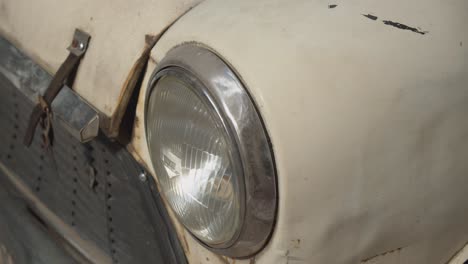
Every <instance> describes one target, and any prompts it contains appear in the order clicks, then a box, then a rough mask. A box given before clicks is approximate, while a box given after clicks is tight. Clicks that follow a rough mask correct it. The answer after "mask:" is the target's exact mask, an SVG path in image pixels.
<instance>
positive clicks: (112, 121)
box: [101, 7, 193, 139]
mask: <svg viewBox="0 0 468 264" xmlns="http://www.w3.org/2000/svg"><path fill="white" fill-rule="evenodd" d="M192 8H193V7H192ZM192 8H189V9H188V10H186V11H185V12H184V13H183V14H182V15H180V16H179V17H178V18H176V19H175V20H174V21H172V22H171V23H170V24H168V25H167V26H165V27H164V28H163V29H162V30H161V31H160V32H159V33H158V34H156V35H146V36H145V47H144V49H143V52H142V53H141V55H140V57H139V58H138V59H137V60H136V61H135V63H134V64H133V66H132V68H131V69H130V71H129V73H128V74H127V78H126V79H125V81H124V84H123V85H122V88H121V90H120V94H119V98H118V99H117V102H118V103H117V107H116V108H115V109H114V112H113V113H112V115H111V116H104V117H103V118H102V122H101V129H102V131H103V132H104V134H106V136H107V137H109V138H111V139H115V138H117V137H118V136H119V132H120V125H121V124H122V119H123V117H124V115H125V112H126V111H127V107H128V103H129V102H130V99H131V98H132V95H133V92H134V91H135V89H136V88H137V85H138V84H139V83H140V80H142V78H143V77H144V75H145V72H146V68H147V65H148V62H149V61H150V60H151V59H152V58H151V56H150V55H151V50H152V49H153V47H154V46H155V45H156V43H157V42H158V41H159V39H161V37H162V35H164V33H166V31H167V30H168V29H169V28H170V27H171V26H172V25H173V24H174V23H175V22H177V21H178V20H179V18H181V17H183V16H184V15H185V14H186V13H187V12H188V11H190V10H191V9H192ZM137 91H139V89H138V90H137Z"/></svg>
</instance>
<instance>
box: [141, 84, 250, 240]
mask: <svg viewBox="0 0 468 264" xmlns="http://www.w3.org/2000/svg"><path fill="white" fill-rule="evenodd" d="M146 118H147V119H146V120H147V121H146V122H147V123H146V124H147V136H148V144H149V149H150V154H151V159H152V161H153V164H154V165H155V170H156V174H157V177H158V179H159V183H160V186H161V188H162V192H163V194H164V195H165V197H166V199H167V201H168V202H169V204H170V205H171V207H172V209H173V210H174V211H175V213H176V214H177V216H178V217H179V219H180V221H181V222H182V223H183V224H184V225H185V227H186V228H187V229H188V230H190V232H192V233H193V234H194V235H195V236H197V237H198V238H199V239H200V240H202V241H204V242H205V243H208V244H212V245H213V244H221V243H225V242H228V241H229V240H231V239H232V238H233V236H234V235H235V233H236V231H237V229H238V228H239V225H240V217H241V216H240V214H241V213H240V200H241V199H240V194H239V188H240V187H239V182H238V178H239V176H241V175H238V173H239V172H241V171H242V170H241V169H240V163H239V162H238V161H235V160H234V161H233V160H232V159H231V157H232V155H230V153H234V147H233V146H232V145H231V144H230V141H229V140H228V139H227V138H226V137H225V135H226V133H224V131H223V128H222V124H221V121H220V119H219V117H218V116H217V114H216V112H215V111H214V109H213V108H212V107H211V106H210V105H207V104H206V103H205V101H203V100H201V99H200V98H199V97H198V96H197V95H196V94H195V93H194V92H193V91H192V89H191V88H190V87H189V86H188V84H186V83H184V82H183V81H181V80H179V79H178V78H176V77H173V76H164V77H162V78H161V79H159V80H158V82H157V84H156V86H155V87H154V89H153V90H152V92H151V94H150V97H149V101H148V109H147V117H146Z"/></svg>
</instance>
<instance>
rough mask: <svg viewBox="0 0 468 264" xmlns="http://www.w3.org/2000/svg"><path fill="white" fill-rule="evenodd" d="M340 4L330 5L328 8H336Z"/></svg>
mask: <svg viewBox="0 0 468 264" xmlns="http://www.w3.org/2000/svg"><path fill="white" fill-rule="evenodd" d="M337 6H338V5H328V8H330V9H332V8H335V7H337Z"/></svg>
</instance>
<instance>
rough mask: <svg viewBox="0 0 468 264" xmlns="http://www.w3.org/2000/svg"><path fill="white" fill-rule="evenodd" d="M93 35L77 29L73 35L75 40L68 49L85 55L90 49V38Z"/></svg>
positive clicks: (78, 54) (79, 54) (76, 53)
mask: <svg viewBox="0 0 468 264" xmlns="http://www.w3.org/2000/svg"><path fill="white" fill-rule="evenodd" d="M90 39H91V36H90V35H89V34H88V33H86V32H84V31H82V30H80V29H75V34H74V35H73V41H72V43H71V44H70V46H69V47H68V48H67V50H68V51H70V52H71V53H73V54H75V55H76V56H79V57H80V56H83V55H84V54H85V52H86V50H87V49H88V45H89V40H90Z"/></svg>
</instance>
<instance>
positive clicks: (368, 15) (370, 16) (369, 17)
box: [362, 14, 378, 20]
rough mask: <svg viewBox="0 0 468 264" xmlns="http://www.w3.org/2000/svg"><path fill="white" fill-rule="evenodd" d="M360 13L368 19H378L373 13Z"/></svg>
mask: <svg viewBox="0 0 468 264" xmlns="http://www.w3.org/2000/svg"><path fill="white" fill-rule="evenodd" d="M362 15H363V16H365V17H367V18H368V19H370V20H377V19H378V17H377V16H374V15H371V14H367V15H364V14H362Z"/></svg>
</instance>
